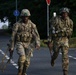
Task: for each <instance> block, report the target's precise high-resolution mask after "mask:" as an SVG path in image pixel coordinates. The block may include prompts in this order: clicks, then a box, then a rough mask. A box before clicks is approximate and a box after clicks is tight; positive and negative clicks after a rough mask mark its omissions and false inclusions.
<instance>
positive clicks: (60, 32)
mask: <svg viewBox="0 0 76 75" xmlns="http://www.w3.org/2000/svg"><path fill="white" fill-rule="evenodd" d="M50 30H51V31H50V32H51V33H50V37H51V40H50V41H53V52H54V53H53V55H52V59H51V65H52V66H54V61H55V60H56V58H57V57H58V54H59V50H60V49H61V52H62V68H63V73H64V71H66V72H67V71H68V64H69V58H68V49H69V38H70V36H71V35H72V31H73V22H72V20H71V19H70V18H69V17H67V18H66V20H64V19H62V17H61V16H58V17H56V18H53V19H52V20H51V29H50ZM51 34H52V35H51ZM64 75H67V74H64Z"/></svg>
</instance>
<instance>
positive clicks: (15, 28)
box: [10, 23, 18, 49]
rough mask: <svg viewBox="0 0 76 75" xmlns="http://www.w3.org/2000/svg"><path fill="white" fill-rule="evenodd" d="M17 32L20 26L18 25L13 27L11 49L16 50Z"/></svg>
mask: <svg viewBox="0 0 76 75" xmlns="http://www.w3.org/2000/svg"><path fill="white" fill-rule="evenodd" d="M17 30H18V24H17V23H16V24H14V25H13V29H12V36H11V41H10V43H11V48H13V49H14V46H15V42H16V40H15V39H16V38H15V37H16V33H17Z"/></svg>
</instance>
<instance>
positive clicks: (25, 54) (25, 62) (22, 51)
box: [17, 43, 31, 73]
mask: <svg viewBox="0 0 76 75" xmlns="http://www.w3.org/2000/svg"><path fill="white" fill-rule="evenodd" d="M30 52H31V50H29V49H28V48H24V46H23V45H22V44H21V43H17V53H18V55H19V59H18V66H19V68H18V70H22V71H23V73H25V72H26V69H27V68H28V67H29V65H30V58H31V55H30Z"/></svg>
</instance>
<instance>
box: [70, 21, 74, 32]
mask: <svg viewBox="0 0 76 75" xmlns="http://www.w3.org/2000/svg"><path fill="white" fill-rule="evenodd" d="M70 31H72V32H73V21H72V20H70Z"/></svg>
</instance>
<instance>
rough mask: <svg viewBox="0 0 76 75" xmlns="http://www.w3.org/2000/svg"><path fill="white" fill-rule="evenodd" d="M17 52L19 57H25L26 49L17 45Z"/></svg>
mask: <svg viewBox="0 0 76 75" xmlns="http://www.w3.org/2000/svg"><path fill="white" fill-rule="evenodd" d="M16 50H17V53H18V54H19V56H22V55H25V51H24V47H23V45H22V44H17V47H16Z"/></svg>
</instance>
